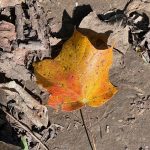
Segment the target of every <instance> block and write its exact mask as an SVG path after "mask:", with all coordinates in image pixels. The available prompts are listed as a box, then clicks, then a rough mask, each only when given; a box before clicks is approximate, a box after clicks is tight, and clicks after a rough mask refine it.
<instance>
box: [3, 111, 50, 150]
mask: <svg viewBox="0 0 150 150" xmlns="http://www.w3.org/2000/svg"><path fill="white" fill-rule="evenodd" d="M3 111H4V113H5V114H6V115H8V116H9V117H10V118H11V119H13V120H14V121H15V122H17V123H18V124H19V125H20V126H21V127H22V128H23V129H24V130H25V131H27V132H28V133H29V134H30V135H31V136H32V137H33V138H34V139H35V140H36V141H37V142H39V144H40V145H42V146H43V148H44V149H45V150H49V149H48V148H47V146H45V145H44V144H43V143H42V142H41V141H40V139H38V137H36V136H35V135H34V134H33V133H32V131H30V129H28V127H26V126H24V125H23V124H22V123H20V122H19V121H18V120H17V119H16V118H15V117H13V116H12V115H11V114H9V113H8V112H7V111H5V110H3Z"/></svg>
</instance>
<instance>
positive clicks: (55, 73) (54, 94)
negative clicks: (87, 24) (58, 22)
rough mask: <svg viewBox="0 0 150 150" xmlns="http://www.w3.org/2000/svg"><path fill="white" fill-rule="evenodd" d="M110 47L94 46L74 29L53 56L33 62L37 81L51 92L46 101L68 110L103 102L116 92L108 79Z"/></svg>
mask: <svg viewBox="0 0 150 150" xmlns="http://www.w3.org/2000/svg"><path fill="white" fill-rule="evenodd" d="M112 49H113V48H112V47H111V48H108V49H105V50H98V49H96V48H95V47H94V46H93V45H92V44H91V43H90V41H89V40H88V38H87V37H86V36H84V35H82V34H81V33H80V32H78V31H75V32H74V34H73V36H72V37H71V38H70V39H69V40H68V41H67V42H65V43H64V45H63V48H62V50H61V52H60V54H59V55H58V56H57V57H56V58H55V59H45V60H43V61H41V62H37V63H35V64H34V65H33V66H34V71H35V75H36V77H37V82H38V83H39V84H42V85H43V87H45V88H46V89H47V90H48V91H49V92H50V93H51V96H50V98H49V101H48V105H49V106H51V107H53V108H55V109H58V108H60V109H61V110H63V111H72V110H75V109H78V108H80V107H82V106H83V105H85V104H87V105H89V106H92V107H98V106H100V105H102V104H104V103H105V102H107V101H108V100H109V99H110V98H111V97H112V96H113V95H114V94H115V93H116V92H117V89H116V88H115V87H114V86H113V85H112V84H111V83H110V82H109V68H110V66H111V64H112V57H113V52H112Z"/></svg>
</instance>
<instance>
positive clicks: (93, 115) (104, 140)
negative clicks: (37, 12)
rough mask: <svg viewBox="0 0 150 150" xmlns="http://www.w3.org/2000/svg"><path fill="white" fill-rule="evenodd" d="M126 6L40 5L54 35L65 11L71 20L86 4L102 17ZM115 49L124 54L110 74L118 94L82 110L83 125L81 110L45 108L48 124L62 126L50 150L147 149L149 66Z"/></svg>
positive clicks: (89, 0) (116, 2) (82, 0)
mask: <svg viewBox="0 0 150 150" xmlns="http://www.w3.org/2000/svg"><path fill="white" fill-rule="evenodd" d="M137 1H140V0H137ZM126 3H127V1H126V0H105V1H104V0H65V1H62V0H51V1H50V0H45V1H43V2H42V5H43V7H44V8H45V12H47V18H53V20H52V24H51V26H52V31H53V32H57V31H58V30H59V29H60V28H61V25H62V24H61V23H62V17H63V12H64V10H66V11H67V12H68V14H69V16H70V17H72V16H73V10H74V7H76V6H80V5H88V6H90V7H91V9H92V10H94V11H95V12H96V13H97V14H101V13H105V12H107V11H109V10H112V9H113V8H117V9H123V8H124V6H125V4H126ZM122 40H123V39H122ZM116 48H117V49H119V50H120V51H125V53H124V56H123V58H122V59H123V64H119V65H118V64H117V65H114V66H113V67H112V69H111V71H110V80H111V82H112V83H113V84H114V85H115V86H117V87H118V93H117V94H116V95H115V96H114V97H113V98H112V99H111V100H110V101H109V102H107V103H106V104H104V105H103V106H102V107H99V108H91V107H84V108H82V115H83V117H84V120H85V122H83V120H82V116H81V112H80V110H77V111H73V112H69V113H67V112H56V111H55V110H53V109H51V108H48V110H49V114H48V115H49V119H50V123H52V124H59V125H60V126H62V127H63V130H62V131H59V132H58V133H57V135H56V137H55V138H53V139H51V140H49V143H48V145H47V147H48V148H49V149H50V150H91V146H90V144H92V145H93V146H92V147H95V149H94V148H93V150H150V132H149V131H150V119H149V116H150V82H149V78H150V64H148V63H145V62H144V61H143V60H142V59H141V57H139V55H138V54H137V53H136V52H135V51H134V50H132V48H131V47H129V48H128V49H126V50H124V49H120V47H116ZM114 61H115V60H114ZM114 63H115V62H114ZM84 124H86V127H87V132H88V136H87V133H86V131H85V127H84ZM89 139H90V140H89ZM10 149H11V148H10ZM12 150H15V149H14V148H13V149H12Z"/></svg>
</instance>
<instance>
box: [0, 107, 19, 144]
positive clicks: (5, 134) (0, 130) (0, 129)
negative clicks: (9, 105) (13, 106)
mask: <svg viewBox="0 0 150 150" xmlns="http://www.w3.org/2000/svg"><path fill="white" fill-rule="evenodd" d="M0 141H3V142H5V143H8V144H13V145H19V141H18V137H17V133H16V132H15V131H14V129H13V128H12V127H11V125H10V124H9V122H8V121H7V119H6V115H5V113H4V112H3V111H2V110H1V108H0Z"/></svg>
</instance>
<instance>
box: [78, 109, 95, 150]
mask: <svg viewBox="0 0 150 150" xmlns="http://www.w3.org/2000/svg"><path fill="white" fill-rule="evenodd" d="M80 115H81V119H82V122H83V126H84V129H85V132H86V135H87V138H88V141H89V144H90V147H91V149H92V150H94V148H93V145H92V143H91V140H90V136H89V133H88V130H87V127H86V124H85V121H84V117H83V113H82V110H81V109H80Z"/></svg>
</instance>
